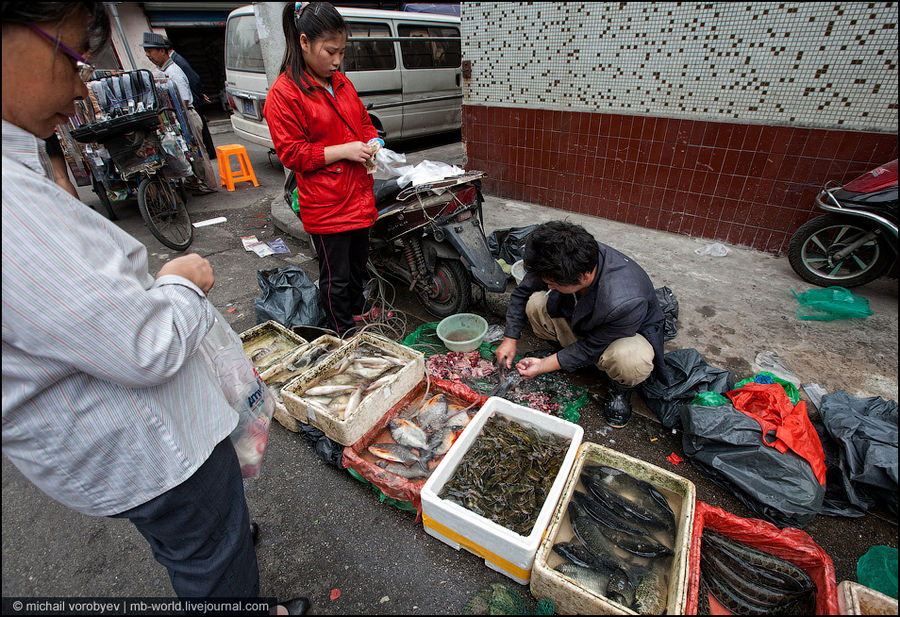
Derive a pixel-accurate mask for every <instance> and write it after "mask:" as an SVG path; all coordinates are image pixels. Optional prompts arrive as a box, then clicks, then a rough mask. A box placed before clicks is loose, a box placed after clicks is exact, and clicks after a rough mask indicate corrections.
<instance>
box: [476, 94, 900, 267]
mask: <svg viewBox="0 0 900 617" xmlns="http://www.w3.org/2000/svg"><path fill="white" fill-rule="evenodd" d="M463 141H465V143H466V152H467V155H468V162H467V165H466V166H467V168H468V169H480V170H483V171H485V172H486V173H487V177H486V178H485V179H484V182H483V186H484V190H485V191H486V192H487V193H490V194H494V195H498V196H501V197H508V198H510V199H517V200H520V201H526V202H531V203H537V204H540V205H543V206H550V207H553V208H559V209H561V210H566V211H570V212H578V213H581V214H590V215H594V216H600V217H603V218H608V219H612V220H615V221H621V222H624V223H632V224H635V225H641V226H643V227H649V228H653V229H661V230H664V231H671V232H674V233H680V234H684V235H688V236H696V237H703V238H708V239H711V240H720V241H723V242H728V243H731V244H738V245H742V246H748V247H752V248H755V249H758V250H762V251H767V252H770V253H782V252H785V251H786V250H787V243H788V240H789V239H790V236H791V234H792V233H793V232H794V230H796V229H797V227H799V226H800V225H801V224H802V223H804V222H805V221H806V220H808V219H810V218H812V217H813V216H815V215H816V214H817V210H816V208H815V205H814V201H813V198H814V197H815V195H816V194H817V193H818V192H819V190H821V187H822V185H823V184H824V183H825V181H826V180H835V181H837V182H839V183H841V184H843V183H846V182H849V181H850V180H852V179H853V178H855V177H857V176H859V175H860V174H862V173H864V172H866V171H869V170H870V169H872V168H874V167H876V166H878V165H880V164H882V163H886V162H888V161H891V160H893V159H895V158H897V134H896V133H872V132H862V131H846V130H824V129H808V128H799V127H790V126H774V125H773V126H762V125H755V124H732V123H726V122H705V121H700V120H682V119H677V118H654V117H647V116H624V115H617V114H601V113H584V112H576V111H554V110H543V109H520V108H509V107H484V106H474V105H464V106H463Z"/></svg>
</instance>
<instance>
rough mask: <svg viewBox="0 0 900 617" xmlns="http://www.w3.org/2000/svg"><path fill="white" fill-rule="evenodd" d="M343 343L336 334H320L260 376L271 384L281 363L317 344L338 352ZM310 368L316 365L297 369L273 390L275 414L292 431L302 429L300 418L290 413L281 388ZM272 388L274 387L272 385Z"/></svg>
mask: <svg viewBox="0 0 900 617" xmlns="http://www.w3.org/2000/svg"><path fill="white" fill-rule="evenodd" d="M343 344H344V341H342V340H341V339H339V338H337V337H335V336H329V335H325V336H320V337H319V338H317V339H315V340H313V341H310V342H309V343H306V344H305V345H301V346H300V347H297V348H296V349H295V350H294V351H291V352H288V354H287V355H286V356H284V358H282V359H281V360H280V361H279V362H278V364H276V365H274V366H272V367H270V368H269V369H267V370H265V371H264V372H263V373H261V374H260V377H261V378H262V380H263V382H264V383H265V384H266V385H269V381H270V380H271V379H272V378H273V377H275V376H276V375H278V373H279V368H280V367H281V365H283V364H285V363H288V362H292V361H293V360H295V359H296V358H298V357H299V356H302V355H303V354H304V353H306V352H307V351H308V350H309V349H310V348H312V347H314V346H316V345H321V346H324V347H326V348H327V349H328V350H329V351H330V352H336V351H337V350H338V349H340V347H341V345H343ZM326 359H327V358H326ZM323 361H324V360H323ZM310 368H314V367H307V368H305V369H301V370H299V371H297V374H296V376H294V377H292V378H291V379H289V380H287V381H286V382H284V384H283V385H282V386H281V388H279V389H278V391H277V392H276V391H275V390H272V395H273V396H274V397H275V414H274V417H275V419H276V420H277V421H278V423H279V424H281V426H283V427H284V428H286V429H287V430H289V431H292V432H294V433H296V432H298V431H299V430H300V429H299V427H298V426H297V422H298V420H297V419H296V418H294V417H293V416H291V415H290V414H289V413H288V411H287V407H285V405H284V402H283V401H282V400H281V389H282V388H284V386H286V385H288V384H289V383H290V382H292V381H293V380H294V379H296V378H298V377H300V376H302V375H303V374H304V373H306V371H308V370H310ZM270 389H272V388H271V387H270Z"/></svg>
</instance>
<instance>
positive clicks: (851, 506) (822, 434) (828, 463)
mask: <svg viewBox="0 0 900 617" xmlns="http://www.w3.org/2000/svg"><path fill="white" fill-rule="evenodd" d="M810 422H811V423H812V425H813V428H814V429H816V433H818V435H819V441H820V442H821V443H822V452H823V453H824V454H825V499H824V501H823V502H822V510H821V511H820V514H824V515H825V516H845V517H847V518H859V517H860V516H865V514H866V512H867V511H868V510H869V508H871V507H872V506H874V505H875V500H874V499H873V498H872V497H870V496H868V495H867V494H866V493H865V491H864V490H862V489H860V490H857V489H855V488H853V487H852V486H851V485H850V479H849V477H847V476H846V475H844V473H843V469H842V467H841V451H840V447H839V446H838V444H837V442H835V440H834V439H832V438H831V435H829V434H828V429H826V428H825V425H824V424H822V423H821V422H819V421H817V420H812V419H811V420H810Z"/></svg>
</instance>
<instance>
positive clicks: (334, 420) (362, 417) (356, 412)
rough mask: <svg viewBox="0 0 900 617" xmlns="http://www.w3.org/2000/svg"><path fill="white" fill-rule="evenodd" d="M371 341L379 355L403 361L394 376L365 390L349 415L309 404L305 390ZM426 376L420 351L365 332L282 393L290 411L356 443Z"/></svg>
mask: <svg viewBox="0 0 900 617" xmlns="http://www.w3.org/2000/svg"><path fill="white" fill-rule="evenodd" d="M368 345H370V346H372V347H374V348H375V350H374V352H375V355H376V356H377V355H379V354H380V355H382V356H383V355H385V354H386V355H388V356H390V357H393V358H398V359H399V360H400V361H401V367H400V369H399V370H397V371H396V372H395V373H393V374H392V379H390V380H388V381H387V382H386V383H385V384H384V385H381V386H377V387H376V389H375V390H372V391H369V392H366V393H365V395H364V396H362V398H361V399H360V400H359V402H358V404H356V405H354V406H353V408H352V409H351V410H350V411H349V412H348V413H346V415H342V414H339V413H335V412H330V411H329V410H327V409H322V408H321V407H316V406H315V405H312V404H310V402H309V401H308V400H307V398H306V396H305V393H306V391H307V390H310V389H312V388H314V387H316V386H317V385H318V384H319V382H320V381H323V380H325V379H327V378H328V377H330V376H331V375H333V374H334V373H335V371H336V370H337V369H338V367H339V366H340V365H341V363H343V362H344V361H345V360H346V359H347V358H349V357H350V356H351V355H352V354H354V353H355V352H356V350H357V347H360V346H362V347H363V349H364V348H365V346H368ZM424 376H425V359H424V355H423V354H422V352H421V351H416V350H414V349H410V348H409V347H404V346H403V345H400V344H399V343H395V342H394V341H392V340H390V339H387V338H384V337H381V336H378V335H375V334H369V333H367V332H366V333H363V334H359V335H357V336H355V337H353V338H352V339H351V340H350V341H347V342H346V343H345V344H344V345H343V346H342V347H341V348H340V349H338V350H337V351H336V352H335V353H333V354H332V355H331V357H329V358H328V359H327V360H325V361H323V362H322V363H321V364H319V365H317V366H315V367H314V368H312V369H311V370H309V371H307V372H306V373H304V374H303V375H301V376H300V377H298V378H297V379H294V380H293V381H291V382H290V383H289V384H287V385H285V386H284V387H283V388H282V389H281V397H282V399H283V400H284V404H285V407H286V408H287V412H288V414H290V415H291V416H293V417H294V418H296V419H297V420H299V421H300V422H303V423H305V424H312V425H313V426H315V427H316V428H318V429H320V430H321V431H322V432H323V433H325V435H327V436H328V437H330V438H331V439H333V440H334V441H336V442H338V443H339V444H341V445H344V446H349V445H352V444H354V443H356V442H357V441H358V440H359V438H360V437H362V436H363V435H364V434H365V433H366V432H367V431H368V430H369V429H370V428H372V427H373V426H374V425H375V423H376V422H378V420H380V419H381V418H382V417H383V416H384V415H385V414H386V413H387V412H388V411H390V409H391V407H393V406H394V405H395V404H396V403H397V401H399V400H400V399H401V398H403V397H404V396H405V395H406V394H407V393H408V392H409V391H410V390H412V389H413V388H414V387H415V386H416V384H418V383H419V382H420V381H421V380H422V379H423V378H424ZM342 411H343V410H342Z"/></svg>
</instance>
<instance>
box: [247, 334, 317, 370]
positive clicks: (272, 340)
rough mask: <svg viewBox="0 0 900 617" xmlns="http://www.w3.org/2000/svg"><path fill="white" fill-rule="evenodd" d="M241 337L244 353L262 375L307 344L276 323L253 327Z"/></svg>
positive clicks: (304, 340)
mask: <svg viewBox="0 0 900 617" xmlns="http://www.w3.org/2000/svg"><path fill="white" fill-rule="evenodd" d="M240 337H241V343H242V344H243V346H244V353H246V354H247V357H248V358H250V361H251V362H252V363H253V366H254V368H256V372H257V373H260V375H262V373H264V372H265V371H266V370H268V369H269V368H271V367H272V366H274V365H275V364H277V363H278V362H279V361H280V360H281V359H282V358H284V356H286V355H287V354H289V353H290V352H292V351H293V350H294V349H296V348H297V347H299V346H301V345H305V344H306V342H307V341H306V339H304V338H301V337H300V336H297V335H296V334H294V333H293V332H291V331H290V330H288V329H287V328H285V327H284V326H282V325H281V324H279V323H278V322H275V321H266V322H263V323H261V324H259V325H257V326H253V327H252V328H250V329H249V330H245V331H244V332H241V335H240Z"/></svg>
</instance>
